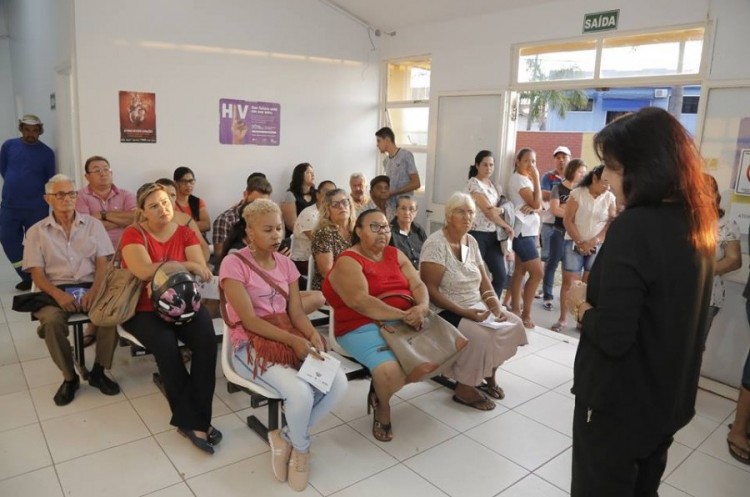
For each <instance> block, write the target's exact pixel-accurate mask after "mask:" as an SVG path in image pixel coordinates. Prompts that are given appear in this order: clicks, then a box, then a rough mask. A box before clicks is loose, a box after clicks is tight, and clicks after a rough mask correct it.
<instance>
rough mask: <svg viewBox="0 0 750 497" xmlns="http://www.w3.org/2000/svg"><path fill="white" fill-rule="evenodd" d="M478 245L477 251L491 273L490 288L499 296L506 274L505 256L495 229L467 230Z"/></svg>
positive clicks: (506, 277)
mask: <svg viewBox="0 0 750 497" xmlns="http://www.w3.org/2000/svg"><path fill="white" fill-rule="evenodd" d="M469 234H470V235H471V236H473V237H474V239H475V240H476V241H477V245H478V246H479V253H480V254H482V259H484V262H485V264H487V268H488V269H489V270H490V274H491V275H492V288H493V289H494V290H495V293H496V294H497V296H498V297H500V296H501V295H502V293H503V288H505V281H506V280H507V279H508V276H507V275H506V274H505V257H504V256H503V249H502V248H501V247H500V242H499V241H497V232H495V231H469Z"/></svg>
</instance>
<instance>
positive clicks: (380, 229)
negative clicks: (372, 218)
mask: <svg viewBox="0 0 750 497" xmlns="http://www.w3.org/2000/svg"><path fill="white" fill-rule="evenodd" d="M370 231H372V232H373V233H390V232H391V225H390V224H378V223H370Z"/></svg>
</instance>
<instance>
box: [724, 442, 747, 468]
mask: <svg viewBox="0 0 750 497" xmlns="http://www.w3.org/2000/svg"><path fill="white" fill-rule="evenodd" d="M727 448H728V449H729V455H730V456H732V457H733V458H734V459H736V460H737V461H739V462H741V463H742V464H748V465H750V450H748V449H745V448H742V447H740V446H739V445H737V444H736V443H734V442H732V441H731V440H729V439H727Z"/></svg>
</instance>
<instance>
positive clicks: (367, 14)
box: [321, 0, 554, 32]
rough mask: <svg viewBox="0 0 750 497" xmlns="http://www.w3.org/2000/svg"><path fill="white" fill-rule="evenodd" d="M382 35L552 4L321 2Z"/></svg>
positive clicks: (508, 0) (529, 0)
mask: <svg viewBox="0 0 750 497" xmlns="http://www.w3.org/2000/svg"><path fill="white" fill-rule="evenodd" d="M321 1H322V2H323V3H327V4H329V5H331V6H333V7H334V8H336V7H338V8H339V9H341V10H343V11H345V12H346V13H349V14H351V16H353V17H355V18H357V19H358V20H360V21H362V22H363V23H364V24H367V25H369V26H370V27H372V28H374V29H381V30H382V31H384V32H390V31H398V30H399V29H402V28H409V27H412V26H419V25H424V24H434V23H440V22H445V21H450V20H453V19H457V18H461V17H473V16H479V15H485V14H490V13H493V12H498V11H503V10H509V9H516V8H519V7H531V6H534V5H542V4H545V3H551V2H553V1H554V0H321Z"/></svg>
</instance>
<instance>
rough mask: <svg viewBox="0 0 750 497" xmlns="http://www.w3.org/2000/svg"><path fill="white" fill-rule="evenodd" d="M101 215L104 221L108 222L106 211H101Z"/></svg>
mask: <svg viewBox="0 0 750 497" xmlns="http://www.w3.org/2000/svg"><path fill="white" fill-rule="evenodd" d="M99 215H100V216H101V218H102V221H106V220H107V211H105V210H104V209H102V210H101V211H100V212H99Z"/></svg>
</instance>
